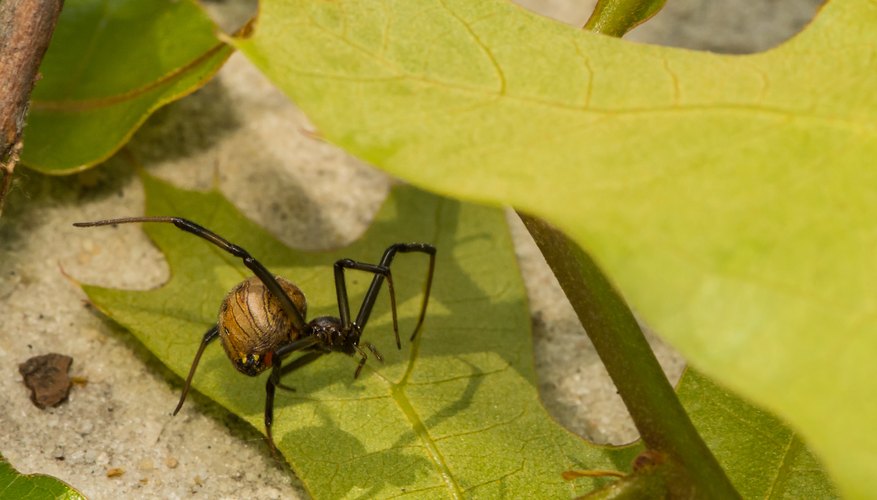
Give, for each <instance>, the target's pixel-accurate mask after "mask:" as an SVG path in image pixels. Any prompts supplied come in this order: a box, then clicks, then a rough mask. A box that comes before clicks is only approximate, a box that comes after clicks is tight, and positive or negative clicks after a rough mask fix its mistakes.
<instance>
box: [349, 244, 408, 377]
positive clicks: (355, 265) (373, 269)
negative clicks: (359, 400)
mask: <svg viewBox="0 0 877 500" xmlns="http://www.w3.org/2000/svg"><path fill="white" fill-rule="evenodd" d="M345 269H353V270H356V271H365V272H369V273H372V274H374V275H375V277H374V279H373V280H372V284H374V282H375V280H378V279H380V280H381V282H383V280H384V279H386V280H387V288H389V290H390V309H391V310H392V312H393V333H395V334H396V346H397V347H399V348H400V349H401V348H402V343H401V342H400V341H399V320H398V318H397V317H396V290H395V289H394V288H393V275H392V274H390V268H389V267H387V266H382V265H375V264H366V263H364V262H356V261H353V260H350V259H341V260H339V261H338V262H336V263H335V293H336V294H337V296H338V314H339V317H340V319H341V325H342V326H343V327H344V328H349V327H351V326H352V327H354V328H355V329H356V330H357V333H356V335H357V340H359V335H362V330H363V327H364V326H365V325H362V324H360V323H359V318H357V321H356V322H354V323H353V324H351V323H350V304H349V302H348V297H347V283H346V281H345V278H344V270H345ZM369 291H371V289H369ZM375 295H377V291H375ZM371 307H374V300H372V301H371ZM359 316H360V317H361V316H362V311H360V314H359ZM358 372H359V370H357V373H358Z"/></svg>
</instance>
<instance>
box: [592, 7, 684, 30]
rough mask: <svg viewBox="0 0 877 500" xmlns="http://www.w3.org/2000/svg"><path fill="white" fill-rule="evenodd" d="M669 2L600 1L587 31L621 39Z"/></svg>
mask: <svg viewBox="0 0 877 500" xmlns="http://www.w3.org/2000/svg"><path fill="white" fill-rule="evenodd" d="M666 2H667V0H600V1H598V2H597V6H596V7H594V12H593V13H592V14H591V17H590V18H589V19H588V22H587V23H585V29H586V30H590V31H593V32H595V33H602V34H604V35H609V36H616V37H621V36H624V34H625V33H627V32H628V31H630V30H632V29H633V28H635V27H637V26H639V25H640V24H642V23H644V22H646V21H648V20H649V19H650V18H651V17H652V16H654V15H655V14H657V13H658V11H660V10H661V8H662V7H664V4H665V3H666Z"/></svg>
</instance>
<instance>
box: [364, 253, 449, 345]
mask: <svg viewBox="0 0 877 500" xmlns="http://www.w3.org/2000/svg"><path fill="white" fill-rule="evenodd" d="M435 251H436V250H435V247H434V246H432V245H430V244H427V243H396V244H394V245H390V246H389V247H388V248H387V249H386V250H385V251H384V255H383V257H381V262H380V264H378V265H379V266H381V267H385V268H387V269H390V264H392V263H393V258H394V257H395V256H396V253H411V252H420V253H425V254H427V255H429V270H428V271H427V273H426V287H425V289H424V292H423V302H422V304H421V306H420V316H419V317H418V318H417V325H416V326H415V327H414V333H412V334H411V340H414V337H416V336H417V332H418V331H420V327H421V325H423V320H424V318H425V317H426V305H427V304H428V303H429V293H430V291H431V290H432V277H433V273H434V271H435ZM382 282H383V276H382V275H379V274H378V275H375V277H374V279H373V280H372V283H371V286H369V289H368V292H366V294H365V298H364V299H363V301H362V306H361V307H360V308H359V315H358V316H357V318H356V324H357V325H359V327H360V328H362V329H364V328H365V324H366V323H367V322H368V318H369V316H370V315H371V312H372V308H374V305H375V300H377V296H378V292H379V291H380V290H381V283H382ZM394 313H395V311H394ZM396 347H399V348H400V349H401V348H402V346H401V345H400V344H399V337H398V335H397V337H396Z"/></svg>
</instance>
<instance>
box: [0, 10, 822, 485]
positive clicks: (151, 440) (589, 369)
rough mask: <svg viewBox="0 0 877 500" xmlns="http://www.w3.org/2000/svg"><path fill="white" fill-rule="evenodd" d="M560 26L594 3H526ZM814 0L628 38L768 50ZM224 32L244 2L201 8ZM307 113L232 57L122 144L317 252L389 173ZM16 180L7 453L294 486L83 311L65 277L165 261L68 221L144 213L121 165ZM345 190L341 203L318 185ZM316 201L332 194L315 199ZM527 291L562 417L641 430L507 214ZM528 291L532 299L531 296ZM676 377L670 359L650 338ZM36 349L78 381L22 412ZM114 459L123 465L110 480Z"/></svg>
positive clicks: (229, 418) (216, 481)
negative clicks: (332, 140) (325, 137)
mask: <svg viewBox="0 0 877 500" xmlns="http://www.w3.org/2000/svg"><path fill="white" fill-rule="evenodd" d="M521 3H522V4H523V5H525V6H526V7H528V8H531V9H533V10H537V11H539V12H542V13H544V14H546V15H550V16H553V17H555V18H557V19H560V20H562V21H565V22H569V23H571V24H582V23H583V22H584V20H585V19H586V18H587V16H588V14H589V12H590V7H589V5H588V3H589V2H582V1H581V0H526V1H524V0H521ZM819 3H820V2H818V1H816V0H786V1H784V2H776V1H774V0H757V1H756V0H753V1H750V2H745V8H744V7H743V3H741V2H737V1H731V0H722V1H718V0H671V1H670V2H669V6H668V7H667V8H666V9H665V10H664V11H663V12H662V13H661V14H660V15H659V16H658V17H657V18H656V19H654V20H653V21H651V22H650V23H648V24H646V25H645V26H643V27H641V28H639V29H638V30H636V31H635V32H634V33H632V34H631V35H630V36H629V37H628V38H629V39H633V40H637V41H642V42H649V43H659V44H665V45H676V46H683V47H689V48H699V49H707V50H715V51H723V52H748V51H755V50H762V49H765V48H769V47H771V46H773V45H776V44H777V43H779V42H781V41H782V40H783V39H785V38H786V37H788V36H790V35H791V34H792V33H794V32H796V31H798V30H799V29H800V27H801V26H802V25H803V24H804V23H806V21H807V20H808V19H809V18H810V17H812V15H813V13H814V12H815V10H816V8H817V6H818V4H819ZM209 6H210V8H211V11H212V12H213V13H214V15H216V16H218V18H220V19H221V20H222V22H223V23H225V24H227V25H229V26H233V25H234V21H233V19H235V18H238V19H239V18H241V16H246V13H247V12H248V9H250V8H251V7H252V5H251V4H246V3H244V4H239V3H236V2H211V3H210V4H209ZM308 128H309V125H308V123H307V121H306V120H305V118H304V117H303V116H302V114H301V113H300V112H299V111H298V110H297V109H296V108H295V107H294V106H293V105H292V104H291V103H289V102H288V101H287V100H286V99H285V98H284V97H283V96H282V95H281V94H280V93H279V92H278V91H277V90H276V89H274V88H273V87H272V85H271V84H270V83H268V82H267V81H266V80H265V79H264V78H263V77H262V76H261V75H260V74H259V73H258V72H257V71H256V70H255V69H253V68H252V67H251V66H250V64H249V63H248V62H247V61H246V60H245V59H244V58H243V57H241V56H240V55H235V56H233V57H232V58H231V60H230V61H229V62H228V64H227V65H226V67H225V68H224V69H223V70H222V71H221V72H220V74H219V76H218V77H217V78H216V79H215V80H213V81H212V82H211V83H209V84H208V85H207V86H206V87H205V88H204V89H202V90H200V91H199V92H197V93H196V94H194V95H192V96H190V97H188V98H186V99H183V100H182V101H180V102H178V103H175V104H172V105H170V106H168V107H166V108H164V109H162V110H160V111H159V112H158V113H156V114H155V115H154V116H153V117H152V118H150V119H149V120H148V121H147V123H146V124H145V125H144V126H143V128H142V129H141V130H140V131H139V132H138V133H137V134H136V136H135V137H134V139H133V140H132V141H131V143H130V145H129V146H128V150H129V151H130V155H129V157H131V158H135V159H136V161H137V162H138V163H139V164H140V165H142V166H143V168H145V169H146V170H147V171H148V172H150V173H151V174H154V175H157V176H160V177H162V178H164V179H167V180H170V181H172V182H173V183H175V184H177V185H179V186H183V187H188V188H198V189H207V188H209V187H210V186H211V185H212V183H213V182H214V179H217V180H218V183H219V187H220V189H221V190H222V192H223V193H224V194H225V195H226V196H227V197H228V198H230V199H231V200H232V201H233V202H234V203H235V204H236V205H237V206H238V207H239V208H240V209H241V210H242V211H243V212H244V213H246V214H247V215H248V216H249V217H251V218H252V219H254V220H255V221H257V222H258V223H259V224H261V225H263V226H265V227H267V228H268V229H269V230H271V231H272V232H273V233H274V234H276V235H277V236H278V237H280V238H281V239H282V240H284V241H285V242H286V243H288V244H289V245H293V246H297V247H301V248H308V249H317V248H327V247H333V246H337V245H343V244H344V243H346V242H348V241H350V240H352V239H354V238H356V237H357V236H358V235H359V234H361V233H362V231H363V230H364V229H365V227H366V226H367V224H368V222H369V219H370V217H371V216H372V215H373V214H374V212H375V211H376V210H377V208H378V205H379V204H380V202H381V200H382V198H383V197H384V196H385V194H386V192H387V189H388V185H389V183H390V182H391V180H390V179H389V178H388V177H387V176H385V175H384V174H382V173H380V172H378V171H376V170H374V169H372V168H371V167H369V166H367V165H364V164H362V163H360V162H359V161H357V160H355V159H352V158H350V157H348V156H346V155H345V154H344V153H343V152H341V151H339V150H337V149H334V148H333V147H331V146H328V145H326V144H322V143H320V142H319V141H315V140H313V139H311V138H309V137H307V136H306V135H305V134H303V133H302V131H303V130H307V129H308ZM16 174H17V179H16V183H15V186H14V191H13V193H12V196H11V198H10V199H9V201H8V203H7V211H6V213H4V216H3V218H2V219H0V301H2V304H3V313H4V314H3V321H2V325H0V368H2V371H0V374H2V376H0V402H2V407H3V409H4V410H3V412H2V413H0V436H2V440H0V443H2V447H0V453H2V454H3V455H4V456H5V457H6V458H7V459H8V460H9V461H10V462H11V463H12V464H13V465H14V466H15V467H17V468H18V469H19V470H21V471H23V472H42V473H47V474H51V475H54V476H57V477H59V478H62V479H64V480H66V481H68V482H70V483H71V484H73V485H75V486H76V487H78V488H79V489H80V490H81V491H82V492H83V493H85V494H86V495H88V496H89V497H90V498H93V499H100V498H119V497H123V496H124V497H129V498H130V497H138V498H186V497H190V496H193V495H197V496H199V497H206V498H236V497H241V496H246V497H248V498H281V497H282V498H289V497H295V496H306V495H305V494H304V493H303V492H302V490H301V487H300V486H299V484H298V483H297V480H296V479H295V477H294V476H293V475H292V474H291V472H290V470H289V469H288V468H287V467H286V466H283V465H280V464H278V463H276V462H275V461H274V460H273V459H272V458H271V456H270V454H269V453H268V451H267V448H266V447H265V446H264V445H263V443H262V439H261V435H260V434H258V433H257V432H256V430H254V429H252V428H251V427H249V426H248V425H246V424H243V423H242V422H240V421H239V420H238V419H237V418H236V417H234V416H233V415H230V414H229V413H228V412H226V411H225V410H223V409H222V408H220V407H218V406H217V405H215V404H213V403H211V402H210V401H208V400H206V399H205V398H203V397H200V396H199V395H197V394H194V395H192V396H190V402H189V404H187V405H186V407H185V408H184V409H183V410H182V412H181V413H180V415H178V416H176V417H173V418H172V417H171V416H170V411H171V410H172V409H173V407H174V405H175V404H176V401H177V398H178V396H179V389H180V380H179V379H178V378H177V377H175V376H173V375H172V374H170V373H169V372H168V371H167V370H166V369H164V368H163V367H162V365H161V364H160V363H159V362H158V361H157V360H156V359H155V358H154V357H153V356H152V355H151V354H150V353H149V352H147V351H146V350H145V349H144V348H143V347H142V346H140V345H139V344H138V343H137V342H136V341H134V340H132V339H131V338H130V336H129V335H127V334H126V333H125V332H124V331H121V330H119V329H118V327H116V326H114V325H113V324H111V323H110V322H108V321H106V320H104V319H102V318H101V317H100V316H99V315H96V314H94V312H93V311H91V310H90V309H89V308H88V307H86V306H85V303H84V294H83V293H82V292H81V291H80V290H79V289H78V288H77V287H76V286H75V285H74V284H73V283H71V282H70V281H68V280H66V279H65V278H64V277H63V275H62V273H61V269H62V268H63V270H64V271H65V272H67V273H68V274H70V275H71V276H74V277H75V278H76V279H78V280H80V281H83V282H88V283H96V284H101V285H106V286H113V287H123V288H138V289H145V288H150V287H155V286H157V285H159V284H160V283H162V282H163V281H164V280H165V279H166V278H167V266H166V264H165V262H164V260H163V258H162V257H161V255H160V254H159V253H158V251H157V250H156V249H155V248H153V247H152V245H151V244H150V243H149V241H148V240H147V239H146V237H145V236H144V235H143V234H142V232H140V231H139V230H137V229H136V228H132V229H131V230H124V231H123V230H118V231H83V230H77V229H74V228H73V227H71V226H70V222H72V221H77V220H90V219H96V218H102V217H104V216H108V215H118V214H137V213H141V212H142V207H143V192H142V188H141V185H140V182H139V180H138V179H137V176H136V175H135V172H134V167H133V166H132V164H131V162H130V161H129V159H126V158H120V157H117V158H115V159H112V160H110V161H109V162H107V163H106V164H104V165H102V166H100V167H98V168H95V169H93V170H90V171H88V172H85V173H82V174H79V175H74V176H69V177H63V178H50V177H45V176H41V175H39V174H36V173H34V172H31V171H28V170H26V169H20V170H19V171H18V172H16ZM338 186H347V188H346V189H347V192H346V195H345V196H343V197H334V196H328V194H330V193H331V192H332V191H334V190H335V189H337V187H338ZM327 201H328V203H327ZM510 221H511V225H512V228H513V231H514V233H515V236H516V242H517V245H518V252H519V255H520V259H521V264H522V268H523V271H524V274H525V278H526V282H527V285H528V290H529V291H530V299H531V307H532V318H533V326H534V340H535V352H536V364H537V367H538V370H539V377H540V381H539V387H540V390H541V394H542V397H543V399H544V400H545V404H546V406H547V407H548V408H549V411H550V412H551V413H552V414H553V415H554V416H555V417H556V418H557V419H558V421H560V422H561V423H562V424H563V425H565V426H567V427H568V428H570V429H572V430H573V431H575V432H577V433H579V434H581V435H583V436H586V437H588V438H590V439H593V440H595V441H598V442H613V443H621V442H625V441H629V440H631V439H634V438H635V437H636V432H635V430H634V428H633V425H632V424H631V422H630V420H629V418H628V416H627V414H626V411H625V410H624V407H623V405H622V404H621V402H620V400H619V398H618V397H617V395H616V394H615V389H614V387H613V386H612V383H611V382H610V381H609V379H608V377H607V375H606V373H605V371H604V370H603V368H602V365H601V364H600V362H599V359H598V358H597V356H596V354H595V353H594V352H593V348H592V347H591V345H590V342H589V341H588V339H587V337H586V336H585V335H584V333H583V332H582V330H581V327H580V326H579V325H578V322H577V320H576V318H575V316H574V314H573V312H572V309H571V308H570V307H569V305H568V304H567V303H566V301H565V299H564V296H563V294H562V292H561V291H560V289H559V287H558V285H557V283H556V281H555V280H554V278H553V276H552V275H551V273H550V271H549V270H548V268H547V266H546V265H545V263H544V261H543V260H542V258H541V256H540V254H539V252H538V251H537V250H536V247H535V245H534V244H533V243H532V241H530V239H529V236H528V235H527V234H526V231H524V230H523V229H522V227H521V226H520V223H519V222H517V221H516V220H515V218H514V216H510ZM537 290H538V293H535V291H537ZM655 344H656V349H657V351H658V353H659V357H660V358H661V360H662V363H664V366H665V367H666V368H667V369H668V372H669V373H670V375H671V377H674V378H675V377H678V374H679V372H680V371H681V367H682V365H683V363H682V360H680V359H679V358H678V356H676V355H674V354H673V353H672V351H671V350H670V349H668V348H666V347H664V346H662V345H660V343H659V342H657V341H656V342H655ZM47 352H60V353H64V354H67V355H70V356H72V357H73V358H74V362H73V367H72V370H71V372H72V374H73V375H76V376H81V377H84V378H87V380H88V384H87V385H86V386H84V387H75V388H74V389H73V391H72V394H71V396H70V399H69V401H68V402H67V403H65V404H63V405H61V406H60V407H58V408H54V409H50V410H46V411H42V410H39V409H37V408H36V407H34V406H33V405H32V404H31V403H30V400H29V399H28V393H27V391H26V389H25V388H24V386H23V384H22V382H21V376H20V375H19V374H18V369H17V367H18V364H19V363H21V362H23V361H24V360H26V359H27V358H29V357H31V356H33V355H36V354H43V353H47ZM111 468H120V469H123V470H124V474H122V475H120V476H118V477H112V478H110V477H107V471H108V470H109V469H111Z"/></svg>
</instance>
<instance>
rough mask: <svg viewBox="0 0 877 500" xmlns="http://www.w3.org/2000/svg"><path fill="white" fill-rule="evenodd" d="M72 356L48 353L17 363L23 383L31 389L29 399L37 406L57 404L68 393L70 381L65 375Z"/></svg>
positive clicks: (44, 406)
mask: <svg viewBox="0 0 877 500" xmlns="http://www.w3.org/2000/svg"><path fill="white" fill-rule="evenodd" d="M71 364H73V358H71V357H70V356H65V355H63V354H56V353H49V354H43V355H41V356H34V357H32V358H30V359H28V360H27V361H25V362H24V363H22V364H20V365H18V372H19V373H21V375H22V376H23V377H24V385H25V386H27V388H28V389H30V390H31V395H30V399H31V401H33V404H35V405H36V406H37V407H39V408H42V409H45V408H47V407H49V406H58V405H59V404H61V403H62V402H63V401H65V400H66V399H67V395H68V394H70V386H71V385H72V382H71V381H70V378H69V377H68V376H67V372H68V370H70V365H71Z"/></svg>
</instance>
